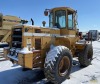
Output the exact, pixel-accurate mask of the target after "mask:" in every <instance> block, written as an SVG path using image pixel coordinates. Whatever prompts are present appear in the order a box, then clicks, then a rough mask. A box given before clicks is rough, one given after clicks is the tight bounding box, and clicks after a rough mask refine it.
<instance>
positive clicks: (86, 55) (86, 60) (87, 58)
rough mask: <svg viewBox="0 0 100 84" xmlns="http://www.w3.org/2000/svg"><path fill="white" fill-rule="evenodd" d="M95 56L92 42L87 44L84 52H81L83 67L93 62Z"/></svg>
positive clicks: (80, 57) (80, 60)
mask: <svg viewBox="0 0 100 84" xmlns="http://www.w3.org/2000/svg"><path fill="white" fill-rule="evenodd" d="M92 57H93V47H92V45H91V44H87V45H86V46H85V48H84V50H83V51H82V52H80V54H79V57H78V59H79V63H80V66H82V67H87V66H88V65H90V64H91V61H92Z"/></svg>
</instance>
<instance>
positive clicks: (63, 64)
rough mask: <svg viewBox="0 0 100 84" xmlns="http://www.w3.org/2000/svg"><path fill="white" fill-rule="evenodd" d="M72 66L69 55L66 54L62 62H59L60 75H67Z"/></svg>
mask: <svg viewBox="0 0 100 84" xmlns="http://www.w3.org/2000/svg"><path fill="white" fill-rule="evenodd" d="M69 67H70V60H69V58H68V57H67V56H64V57H63V58H62V59H61V61H60V63H59V69H58V70H59V75H60V76H65V75H66V74H67V73H68V70H69Z"/></svg>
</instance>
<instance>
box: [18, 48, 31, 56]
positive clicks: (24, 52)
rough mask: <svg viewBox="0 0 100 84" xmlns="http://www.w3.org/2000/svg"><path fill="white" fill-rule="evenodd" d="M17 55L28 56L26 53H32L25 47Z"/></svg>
mask: <svg viewBox="0 0 100 84" xmlns="http://www.w3.org/2000/svg"><path fill="white" fill-rule="evenodd" d="M19 53H22V54H28V53H32V51H29V49H28V48H27V47H25V48H23V49H22V50H21V51H19Z"/></svg>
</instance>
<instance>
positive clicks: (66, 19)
mask: <svg viewBox="0 0 100 84" xmlns="http://www.w3.org/2000/svg"><path fill="white" fill-rule="evenodd" d="M47 12H49V27H50V28H54V27H56V28H59V29H64V28H67V29H75V27H76V13H77V12H76V11H75V10H73V9H71V8H68V7H59V8H53V9H51V10H50V9H46V10H45V12H44V13H45V16H47V15H48V13H47Z"/></svg>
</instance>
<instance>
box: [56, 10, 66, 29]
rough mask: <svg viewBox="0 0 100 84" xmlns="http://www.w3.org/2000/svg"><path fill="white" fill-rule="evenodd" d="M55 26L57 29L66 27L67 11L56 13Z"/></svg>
mask: <svg viewBox="0 0 100 84" xmlns="http://www.w3.org/2000/svg"><path fill="white" fill-rule="evenodd" d="M55 26H56V27H57V28H65V27H66V11H65V10H59V11H56V12H55Z"/></svg>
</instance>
